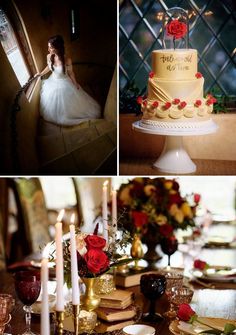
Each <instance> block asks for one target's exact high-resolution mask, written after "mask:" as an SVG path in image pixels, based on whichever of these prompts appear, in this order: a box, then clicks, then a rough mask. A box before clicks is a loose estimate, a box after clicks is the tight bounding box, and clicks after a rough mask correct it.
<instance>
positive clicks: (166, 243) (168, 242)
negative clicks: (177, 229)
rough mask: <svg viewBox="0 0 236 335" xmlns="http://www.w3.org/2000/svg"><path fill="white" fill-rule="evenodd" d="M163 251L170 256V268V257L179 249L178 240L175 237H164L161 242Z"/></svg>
mask: <svg viewBox="0 0 236 335" xmlns="http://www.w3.org/2000/svg"><path fill="white" fill-rule="evenodd" d="M160 245H161V250H162V251H163V252H164V254H166V255H168V267H170V256H171V255H173V254H174V253H175V252H176V250H177V249H178V240H177V239H176V238H175V237H174V236H170V237H164V238H162V240H161V242H160Z"/></svg>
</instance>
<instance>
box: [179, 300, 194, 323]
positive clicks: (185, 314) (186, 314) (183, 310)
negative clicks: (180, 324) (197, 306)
mask: <svg viewBox="0 0 236 335" xmlns="http://www.w3.org/2000/svg"><path fill="white" fill-rule="evenodd" d="M195 314H196V313H195V312H194V310H193V309H192V308H191V307H190V306H189V305H188V304H180V305H179V309H178V313H177V316H178V318H179V319H180V320H182V321H189V320H190V319H191V317H192V316H193V315H195Z"/></svg>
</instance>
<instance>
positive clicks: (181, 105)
mask: <svg viewBox="0 0 236 335" xmlns="http://www.w3.org/2000/svg"><path fill="white" fill-rule="evenodd" d="M186 106H187V102H185V101H181V103H180V104H179V108H180V109H184V107H186Z"/></svg>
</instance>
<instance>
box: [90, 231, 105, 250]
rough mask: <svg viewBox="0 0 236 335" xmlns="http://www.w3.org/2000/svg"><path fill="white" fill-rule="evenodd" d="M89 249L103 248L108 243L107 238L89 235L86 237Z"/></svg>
mask: <svg viewBox="0 0 236 335" xmlns="http://www.w3.org/2000/svg"><path fill="white" fill-rule="evenodd" d="M85 242H86V246H87V249H88V250H90V249H92V248H94V249H101V250H102V249H103V248H104V247H105V245H106V240H105V239H104V238H103V237H100V236H97V235H88V236H86V238H85Z"/></svg>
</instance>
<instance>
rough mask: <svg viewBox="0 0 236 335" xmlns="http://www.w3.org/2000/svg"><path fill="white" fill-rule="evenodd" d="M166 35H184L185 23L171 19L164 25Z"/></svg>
mask: <svg viewBox="0 0 236 335" xmlns="http://www.w3.org/2000/svg"><path fill="white" fill-rule="evenodd" d="M166 30H167V35H170V36H174V37H175V39H176V40H177V39H179V38H182V37H183V36H184V35H186V32H187V25H186V24H185V23H183V22H180V21H179V20H173V21H171V22H170V23H169V24H167V25H166Z"/></svg>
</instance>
